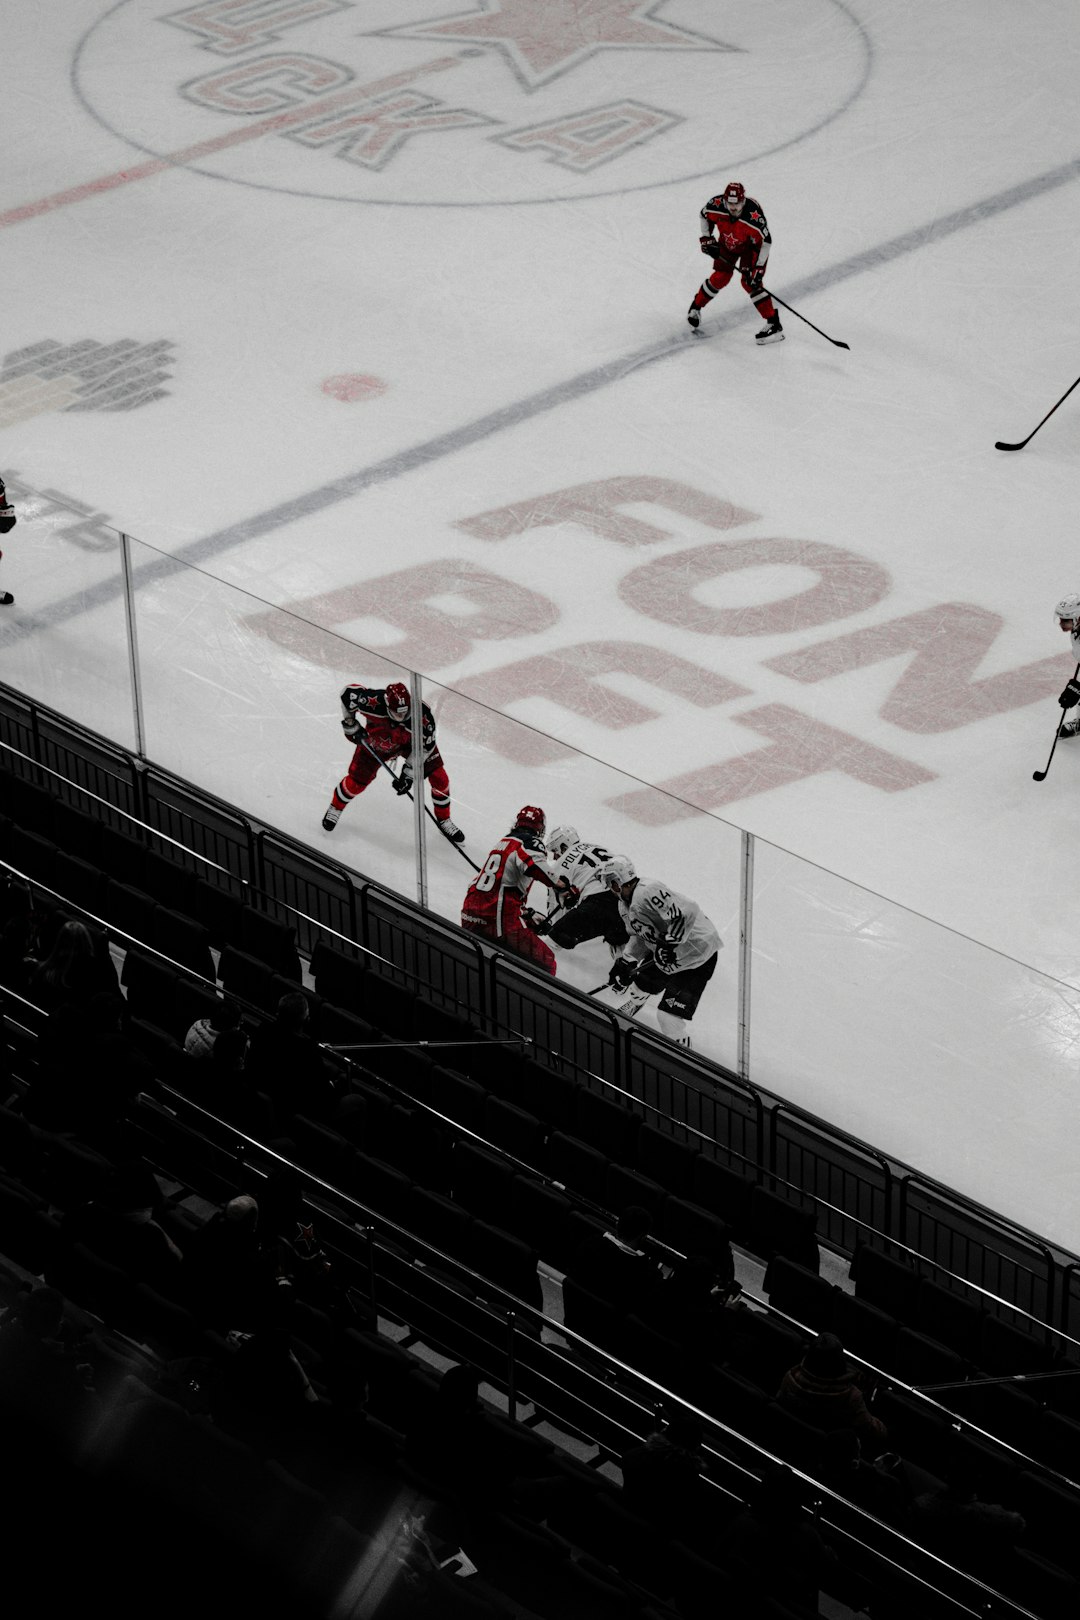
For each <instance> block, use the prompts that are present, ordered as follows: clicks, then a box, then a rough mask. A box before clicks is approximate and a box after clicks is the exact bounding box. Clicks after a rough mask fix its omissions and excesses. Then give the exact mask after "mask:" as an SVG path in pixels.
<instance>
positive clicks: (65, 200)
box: [0, 56, 461, 226]
mask: <svg viewBox="0 0 1080 1620" xmlns="http://www.w3.org/2000/svg"><path fill="white" fill-rule="evenodd" d="M460 60H461V59H460V57H457V56H437V57H435V58H434V59H433V60H432V61H430V62H423V63H421V64H420V66H419V67H415V68H404V69H402V71H401V72H400V73H389V74H387V75H386V76H385V78H382V79H373V80H372V82H371V83H370V84H362V85H352V86H350V88H349V89H347V90H336V91H335V92H334V94H333V95H330V96H324V97H323V98H322V100H320V101H311V102H309V103H308V104H307V105H306V106H304V107H293V108H291V109H290V110H289V111H288V112H283V113H274V114H273V116H272V117H270V118H263V119H260V120H259V122H258V123H257V124H246V125H245V126H244V127H243V128H242V129H232V130H230V131H229V132H228V134H226V135H214V136H211V137H210V139H209V140H205V141H196V143H195V145H194V146H184V147H181V148H180V150H179V151H178V152H170V153H168V154H167V155H166V156H165V157H157V158H149V159H148V160H147V161H146V162H145V163H136V164H135V165H134V166H133V167H132V168H130V169H118V170H117V171H116V173H115V174H103V175H99V177H98V178H97V179H96V180H85V181H84V182H83V183H82V185H80V186H69V187H68V189H67V190H66V191H54V192H53V194H52V196H51V197H39V198H38V200H37V201H36V202H29V203H21V204H20V205H19V207H17V208H9V209H7V211H6V212H5V213H2V214H0V226H4V225H21V224H22V222H23V220H26V219H37V218H38V217H39V216H40V215H41V214H51V213H53V212H54V211H55V210H56V209H57V208H66V207H68V205H69V204H70V203H77V202H82V201H84V199H85V198H87V197H100V196H103V195H104V193H105V192H107V191H115V190H116V189H117V187H118V186H127V185H130V184H131V183H132V181H134V180H146V179H148V178H149V177H150V176H151V175H154V174H161V173H162V172H163V171H164V170H165V169H175V168H180V167H182V166H183V165H184V164H185V163H192V162H194V161H195V160H196V159H198V158H203V157H208V156H210V154H211V153H214V152H224V151H226V150H227V149H228V148H229V147H230V146H240V145H242V144H243V143H244V142H245V141H254V140H258V139H259V138H260V136H263V135H273V134H276V133H277V132H278V131H279V130H282V129H288V128H290V127H291V126H292V125H294V124H306V123H310V121H311V120H312V119H313V118H318V117H321V116H322V114H323V113H328V112H334V111H336V110H337V108H339V107H348V106H353V105H355V103H356V99H357V97H358V96H359V97H361V98H363V99H365V100H366V99H368V98H369V97H371V96H378V95H382V94H383V92H384V91H387V90H396V89H398V87H399V86H400V85H403V84H409V83H410V82H411V81H412V80H413V79H419V78H422V77H423V75H424V74H426V73H442V72H444V71H445V70H446V69H447V68H451V67H457V66H458V64H459V62H460Z"/></svg>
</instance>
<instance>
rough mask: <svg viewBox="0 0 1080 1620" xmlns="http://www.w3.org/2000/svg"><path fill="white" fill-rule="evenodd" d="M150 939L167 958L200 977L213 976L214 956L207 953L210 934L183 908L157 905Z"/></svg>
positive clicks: (210, 977)
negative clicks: (180, 909)
mask: <svg viewBox="0 0 1080 1620" xmlns="http://www.w3.org/2000/svg"><path fill="white" fill-rule="evenodd" d="M153 930H154V932H153V938H152V940H151V941H150V943H151V944H152V945H153V947H154V949H155V950H158V951H161V953H162V954H163V955H164V956H167V957H168V958H169V959H170V961H173V962H177V963H179V965H180V966H181V967H186V968H190V969H191V971H192V972H193V973H197V974H198V975H199V976H200V978H203V979H211V980H212V979H213V977H214V974H215V971H216V969H215V967H214V958H213V956H212V955H211V954H210V934H209V931H208V930H207V929H206V928H204V927H203V925H202V923H200V922H196V921H195V919H194V918H193V917H188V916H186V915H185V914H184V912H182V911H170V910H169V909H168V908H167V907H166V906H158V907H157V908H156V910H155V912H154V918H153Z"/></svg>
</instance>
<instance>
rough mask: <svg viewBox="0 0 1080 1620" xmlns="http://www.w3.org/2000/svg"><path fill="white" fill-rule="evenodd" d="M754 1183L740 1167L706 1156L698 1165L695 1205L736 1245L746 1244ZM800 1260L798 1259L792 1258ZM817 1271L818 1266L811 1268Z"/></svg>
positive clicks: (702, 1156) (695, 1170)
mask: <svg viewBox="0 0 1080 1620" xmlns="http://www.w3.org/2000/svg"><path fill="white" fill-rule="evenodd" d="M753 1185H754V1184H753V1182H752V1180H751V1179H750V1178H749V1176H748V1175H747V1174H746V1173H745V1172H744V1171H743V1170H741V1169H739V1168H738V1167H737V1166H735V1167H732V1166H729V1165H726V1164H722V1163H721V1161H720V1160H719V1159H712V1158H709V1157H708V1156H707V1155H706V1154H704V1153H702V1154H700V1155H699V1157H698V1158H697V1159H696V1160H695V1162H694V1183H693V1186H694V1190H693V1193H692V1194H691V1195H690V1196H691V1197H692V1198H693V1201H694V1203H695V1204H701V1205H702V1206H703V1208H705V1209H710V1210H712V1212H713V1214H714V1215H719V1217H720V1219H721V1220H722V1221H723V1222H724V1225H725V1226H726V1227H728V1229H729V1230H730V1232H731V1236H732V1238H733V1239H734V1240H735V1242H737V1243H739V1242H742V1240H743V1237H744V1236H745V1234H746V1231H747V1228H748V1226H749V1223H750V1194H751V1192H752V1190H753ZM792 1258H793V1259H797V1258H798V1256H792ZM809 1269H810V1270H812V1271H816V1270H817V1267H816V1266H811V1267H810V1268H809Z"/></svg>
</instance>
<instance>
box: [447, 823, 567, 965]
mask: <svg viewBox="0 0 1080 1620" xmlns="http://www.w3.org/2000/svg"><path fill="white" fill-rule="evenodd" d="M546 826H547V820H546V817H545V816H544V812H543V811H542V810H541V809H540V807H539V806H538V805H535V804H526V805H523V806H522V807H521V809H520V810H519V811H518V813H517V815H516V816H515V817H514V825H513V827H512V828H511V830H510V832H509V833H507V835H506V837H505V838H500V839H499V842H498V843H497V844H496V845H495V847H494V849H493V850H492V851H491V853H490V854H489V855H488V858H487V860H486V861H485V862H484V864H483V866H482V867H481V868H480V870H479V872H478V873H477V874H476V877H475V878H474V879H473V881H472V882H471V883H470V884H469V891H468V893H467V894H466V896H465V902H464V905H463V906H462V908H461V926H462V928H465V929H467V930H468V932H469V933H470V934H481V935H482V936H483V937H484V938H485V939H492V940H494V941H495V942H496V943H497V944H499V945H502V946H505V948H506V949H507V950H508V951H513V952H514V953H515V955H517V956H523V957H525V958H526V960H527V961H530V962H535V963H536V965H537V967H540V968H543V970H544V972H545V973H550V974H552V975H554V973H555V952H554V951H553V950H552V949H551V947H550V946H548V945H545V944H544V941H543V940H542V939H540V938H538V936H537V935H536V934H535V933H534V932H533V930H532V929H531V928H530V927H529V925H528V922H527V920H526V918H525V917H524V916H523V915H522V907H523V906H524V904H525V897H526V895H527V894H528V892H529V888H530V885H531V884H533V883H541V884H543V886H544V887H545V888H546V889H557V890H558V891H559V893H560V894H561V895H563V897H564V901H568V902H569V903H571V904H572V903H573V900H574V899H576V898H577V891H576V890H575V889H574V888H573V887H572V885H571V884H570V883H568V882H567V880H566V878H558V879H556V878H553V877H550V876H549V875H548V873H547V872H546V871H545V869H544V867H543V865H542V864H541V862H542V859H543V856H544V854H545V853H546V852H545V849H544V831H545V828H546Z"/></svg>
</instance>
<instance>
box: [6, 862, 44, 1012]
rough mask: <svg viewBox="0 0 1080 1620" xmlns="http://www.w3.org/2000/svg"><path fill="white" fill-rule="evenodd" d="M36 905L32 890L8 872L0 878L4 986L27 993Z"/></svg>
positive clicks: (32, 951)
mask: <svg viewBox="0 0 1080 1620" xmlns="http://www.w3.org/2000/svg"><path fill="white" fill-rule="evenodd" d="M34 933H35V930H34V902H33V897H32V895H31V893H30V888H29V886H28V885H27V884H25V883H23V882H22V881H21V880H20V879H19V878H16V877H12V875H11V873H10V872H5V873H4V874H3V876H2V877H0V984H5V985H7V986H8V988H9V989H11V990H17V991H18V992H19V993H20V994H23V993H24V992H25V990H26V984H27V979H28V976H29V968H28V958H32V957H33V953H34Z"/></svg>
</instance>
